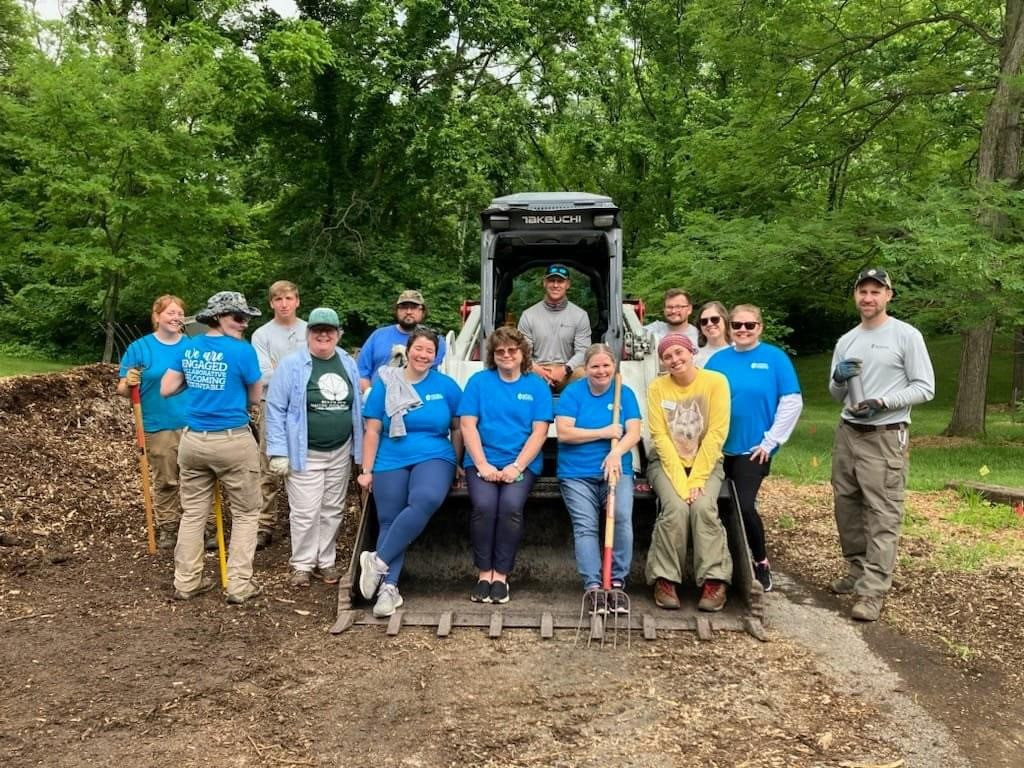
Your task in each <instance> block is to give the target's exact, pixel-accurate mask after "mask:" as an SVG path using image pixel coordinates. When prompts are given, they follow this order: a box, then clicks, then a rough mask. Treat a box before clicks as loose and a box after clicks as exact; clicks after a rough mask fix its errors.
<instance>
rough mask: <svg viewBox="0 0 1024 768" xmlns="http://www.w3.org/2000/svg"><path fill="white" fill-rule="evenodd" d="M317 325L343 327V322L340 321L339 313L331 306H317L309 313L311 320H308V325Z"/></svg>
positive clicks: (311, 326)
mask: <svg viewBox="0 0 1024 768" xmlns="http://www.w3.org/2000/svg"><path fill="white" fill-rule="evenodd" d="M317 325H329V326H330V327H331V328H341V323H340V322H339V321H338V313H337V312H335V311H334V310H333V309H331V308H330V307H317V308H316V309H314V310H313V311H312V312H310V313H309V320H307V321H306V326H307V327H309V328H313V327H314V326H317Z"/></svg>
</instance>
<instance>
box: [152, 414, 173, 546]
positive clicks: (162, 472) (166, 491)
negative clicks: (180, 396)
mask: <svg viewBox="0 0 1024 768" xmlns="http://www.w3.org/2000/svg"><path fill="white" fill-rule="evenodd" d="M180 441H181V430H180V429H162V430H160V431H159V432H147V433H146V457H147V458H148V459H149V468H150V469H151V470H152V472H153V522H154V524H155V525H156V527H157V528H168V529H171V530H174V531H175V532H177V530H178V521H179V520H181V497H180V496H179V495H178V443H179V442H180Z"/></svg>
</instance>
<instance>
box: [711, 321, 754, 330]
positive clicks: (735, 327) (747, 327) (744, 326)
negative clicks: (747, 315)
mask: <svg viewBox="0 0 1024 768" xmlns="http://www.w3.org/2000/svg"><path fill="white" fill-rule="evenodd" d="M701 322H703V321H701ZM759 325H760V323H759V322H757V321H756V320H747V321H746V322H745V323H740V322H738V321H736V320H733V321H732V322H731V323H729V327H731V328H732V329H733V330H734V331H738V330H739V329H740V328H742V329H743V330H745V331H752V330H754V329H755V328H757V326H759Z"/></svg>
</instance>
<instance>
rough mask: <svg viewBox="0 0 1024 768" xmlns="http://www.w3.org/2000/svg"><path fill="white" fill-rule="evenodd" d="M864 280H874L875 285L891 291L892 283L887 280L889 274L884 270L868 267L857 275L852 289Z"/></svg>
mask: <svg viewBox="0 0 1024 768" xmlns="http://www.w3.org/2000/svg"><path fill="white" fill-rule="evenodd" d="M865 280H874V281H875V282H876V283H881V284H882V285H884V286H885V287H886V288H888V289H889V290H890V291H891V290H892V281H891V280H890V279H889V273H888V272H886V271H885V270H884V269H878V268H876V267H869V268H868V269H865V270H862V271H861V273H860V274H859V275H857V282H855V283H854V284H853V287H854V288H856V287H857V286H859V285H860V284H861V283H863V282H864V281H865Z"/></svg>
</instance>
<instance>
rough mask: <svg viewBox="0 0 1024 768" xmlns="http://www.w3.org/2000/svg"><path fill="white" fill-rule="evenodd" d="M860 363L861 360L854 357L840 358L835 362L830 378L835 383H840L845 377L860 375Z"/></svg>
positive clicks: (850, 377)
mask: <svg viewBox="0 0 1024 768" xmlns="http://www.w3.org/2000/svg"><path fill="white" fill-rule="evenodd" d="M860 363H861V361H860V360H858V359H857V358H855V357H851V358H848V359H846V360H840V361H839V362H838V363H836V369H835V370H834V371H832V380H833V381H834V382H835V383H836V384H842V383H843V382H844V381H846V380H847V379H852V378H853V377H854V376H860Z"/></svg>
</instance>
